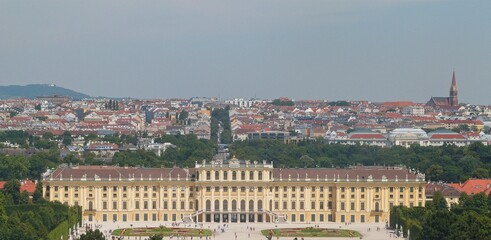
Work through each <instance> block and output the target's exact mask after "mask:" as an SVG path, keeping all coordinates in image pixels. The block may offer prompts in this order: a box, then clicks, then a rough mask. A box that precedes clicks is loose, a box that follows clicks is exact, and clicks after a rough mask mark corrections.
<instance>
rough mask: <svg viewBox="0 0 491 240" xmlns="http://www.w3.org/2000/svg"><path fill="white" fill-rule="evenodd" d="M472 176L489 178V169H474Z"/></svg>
mask: <svg viewBox="0 0 491 240" xmlns="http://www.w3.org/2000/svg"><path fill="white" fill-rule="evenodd" d="M472 177H474V178H489V171H488V170H487V169H485V168H475V169H474V171H472Z"/></svg>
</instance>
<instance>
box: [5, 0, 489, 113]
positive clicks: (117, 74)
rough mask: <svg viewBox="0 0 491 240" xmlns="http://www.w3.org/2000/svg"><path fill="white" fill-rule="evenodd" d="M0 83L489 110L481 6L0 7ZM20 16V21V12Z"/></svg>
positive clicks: (97, 92)
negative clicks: (455, 102) (451, 97)
mask: <svg viewBox="0 0 491 240" xmlns="http://www.w3.org/2000/svg"><path fill="white" fill-rule="evenodd" d="M2 6H3V7H2V8H1V9H0V30H1V31H2V32H3V33H5V34H4V35H3V37H2V38H1V39H0V52H1V53H2V54H0V65H1V66H2V70H1V71H0V85H14V84H19V85H25V84H33V83H53V84H56V85H58V86H62V87H65V88H70V89H73V90H76V91H80V92H83V93H86V94H89V95H91V96H108V97H134V98H147V99H148V98H174V97H183V98H187V97H193V96H205V97H221V98H234V97H243V98H252V97H258V98H263V99H274V98H278V97H282V96H286V97H290V98H292V99H327V100H368V101H374V102H381V101H399V100H401V101H402V100H407V101H414V102H418V103H426V102H427V101H428V99H430V97H432V96H447V95H448V90H449V86H450V83H451V79H452V71H453V69H454V68H455V72H456V79H457V82H458V86H459V98H460V102H462V103H472V104H484V105H489V104H491V102H490V100H489V98H488V97H487V92H486V89H489V88H490V87H491V81H489V80H488V79H489V76H491V69H489V68H488V67H487V66H489V63H490V61H491V59H490V57H489V56H491V54H490V53H491V47H490V46H489V44H488V43H489V41H490V40H491V33H489V32H487V31H485V29H487V27H488V26H489V21H487V19H488V18H489V17H488V16H487V11H486V10H487V9H489V8H490V7H491V4H490V3H489V2H487V1H473V2H471V3H469V2H461V1H444V0H442V1H406V0H398V1H386V0H376V1H370V3H368V2H364V1H350V2H346V1H302V2H296V1H282V2H281V4H279V3H278V2H275V1H261V2H260V1H247V2H235V3H230V2H225V1H208V2H206V3H201V2H192V1H178V2H173V1H171V2H146V3H143V4H142V3H139V4H136V3H133V2H130V1H118V2H116V1H107V2H96V1H89V2H83V3H82V2H71V3H68V2H66V3H62V4H55V3H54V2H51V1H43V2H31V3H21V2H3V1H2ZM21 13H22V14H21Z"/></svg>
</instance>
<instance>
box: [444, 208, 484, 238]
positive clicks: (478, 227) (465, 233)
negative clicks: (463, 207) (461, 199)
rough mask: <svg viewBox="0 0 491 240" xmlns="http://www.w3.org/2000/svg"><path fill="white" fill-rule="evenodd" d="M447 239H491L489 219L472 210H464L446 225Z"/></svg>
mask: <svg viewBox="0 0 491 240" xmlns="http://www.w3.org/2000/svg"><path fill="white" fill-rule="evenodd" d="M448 229H450V233H449V236H448V237H447V239H483V240H485V239H491V219H490V218H489V217H487V216H486V215H481V214H478V213H476V212H474V211H466V212H464V213H463V214H462V215H461V216H459V217H458V218H457V220H456V221H455V222H454V223H453V224H452V225H450V227H448Z"/></svg>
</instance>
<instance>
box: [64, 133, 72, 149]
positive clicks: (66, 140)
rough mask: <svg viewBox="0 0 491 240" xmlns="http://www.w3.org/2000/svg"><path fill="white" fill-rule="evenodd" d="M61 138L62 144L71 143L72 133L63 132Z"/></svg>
mask: <svg viewBox="0 0 491 240" xmlns="http://www.w3.org/2000/svg"><path fill="white" fill-rule="evenodd" d="M62 138H63V141H62V143H63V145H65V146H68V145H71V144H72V141H73V139H72V134H71V133H70V132H68V131H65V132H63V136H62Z"/></svg>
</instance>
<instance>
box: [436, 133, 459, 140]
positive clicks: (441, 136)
mask: <svg viewBox="0 0 491 240" xmlns="http://www.w3.org/2000/svg"><path fill="white" fill-rule="evenodd" d="M430 139H462V140H463V139H465V137H464V136H462V134H446V133H435V134H433V135H431V137H430Z"/></svg>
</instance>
